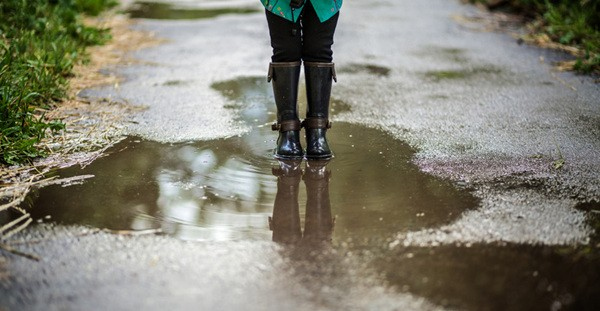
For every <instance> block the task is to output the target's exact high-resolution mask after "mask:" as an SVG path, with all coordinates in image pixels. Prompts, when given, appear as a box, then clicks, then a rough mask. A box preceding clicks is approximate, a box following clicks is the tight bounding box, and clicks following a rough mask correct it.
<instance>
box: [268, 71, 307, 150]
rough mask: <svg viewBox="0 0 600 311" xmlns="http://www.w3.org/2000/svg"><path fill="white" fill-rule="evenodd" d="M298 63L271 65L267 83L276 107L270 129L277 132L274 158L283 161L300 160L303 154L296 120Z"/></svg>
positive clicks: (298, 122)
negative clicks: (275, 113)
mask: <svg viewBox="0 0 600 311" xmlns="http://www.w3.org/2000/svg"><path fill="white" fill-rule="evenodd" d="M299 79H300V62H290V63H271V64H270V65H269V76H268V81H269V82H270V81H272V83H273V94H274V95H275V105H276V106H277V123H275V124H273V126H272V129H273V130H274V131H279V137H278V138H277V147H276V148H275V157H276V158H278V159H284V160H296V159H302V158H303V156H304V152H303V151H302V145H301V144H300V129H301V128H302V124H301V123H300V119H299V118H298V106H297V100H298V80H299Z"/></svg>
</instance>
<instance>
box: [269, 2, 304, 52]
mask: <svg viewBox="0 0 600 311" xmlns="http://www.w3.org/2000/svg"><path fill="white" fill-rule="evenodd" d="M265 12H266V14H267V24H268V26H269V35H270V37H271V47H272V48H273V56H271V61H272V62H274V63H276V62H297V61H300V60H301V59H302V38H301V37H300V33H299V32H297V33H296V34H293V33H292V31H293V30H294V29H295V28H298V25H297V24H294V23H292V22H291V21H289V20H287V19H285V18H283V17H280V16H277V15H276V14H274V13H271V12H269V11H265Z"/></svg>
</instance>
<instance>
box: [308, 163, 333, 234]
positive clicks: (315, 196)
mask: <svg viewBox="0 0 600 311" xmlns="http://www.w3.org/2000/svg"><path fill="white" fill-rule="evenodd" d="M327 164H328V162H327V161H309V162H306V170H305V173H304V176H303V178H302V179H303V180H304V184H305V185H306V196H307V198H306V219H305V224H304V238H303V240H304V241H305V242H307V243H318V242H330V241H331V237H332V234H333V226H334V222H335V221H334V218H332V216H331V203H330V200H329V177H330V176H331V172H330V171H329V170H328V169H327Z"/></svg>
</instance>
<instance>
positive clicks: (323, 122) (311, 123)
mask: <svg viewBox="0 0 600 311" xmlns="http://www.w3.org/2000/svg"><path fill="white" fill-rule="evenodd" d="M302 127H304V128H307V129H330V128H331V121H329V119H327V118H319V117H308V118H306V119H304V121H302Z"/></svg>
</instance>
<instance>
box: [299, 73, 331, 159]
mask: <svg viewBox="0 0 600 311" xmlns="http://www.w3.org/2000/svg"><path fill="white" fill-rule="evenodd" d="M304 75H305V78H306V99H307V111H306V119H304V121H303V122H302V126H303V127H304V128H305V129H306V158H307V159H308V160H315V159H316V160H324V159H329V158H331V157H333V153H332V152H331V149H330V148H329V143H328V142H327V137H326V134H327V130H328V129H330V128H331V122H329V99H330V97H331V84H332V79H333V80H335V81H336V82H337V79H336V74H335V66H334V64H333V63H315V62H304Z"/></svg>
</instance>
